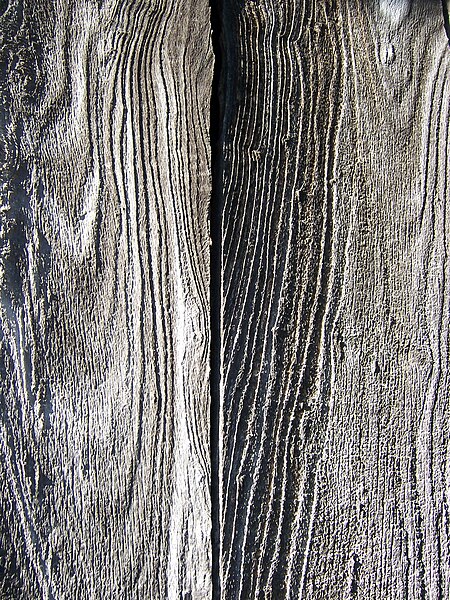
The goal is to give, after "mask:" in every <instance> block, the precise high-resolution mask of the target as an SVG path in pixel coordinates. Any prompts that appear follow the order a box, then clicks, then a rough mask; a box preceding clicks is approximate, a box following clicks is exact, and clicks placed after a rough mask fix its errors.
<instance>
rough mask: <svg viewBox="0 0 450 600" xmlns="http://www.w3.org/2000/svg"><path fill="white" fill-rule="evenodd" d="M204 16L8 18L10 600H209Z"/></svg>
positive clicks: (82, 2) (3, 252)
mask: <svg viewBox="0 0 450 600" xmlns="http://www.w3.org/2000/svg"><path fill="white" fill-rule="evenodd" d="M212 69H213V55H212V48H211V43H210V14H209V7H208V4H207V0H160V1H157V0H155V1H151V2H149V1H146V0H104V1H96V0H75V1H69V0H10V1H9V2H7V1H6V2H0V138H1V139H0V145H1V151H0V152H1V154H0V162H1V164H0V170H1V174H0V178H1V179H0V184H1V186H2V189H1V194H2V196H1V209H0V219H1V232H0V233H1V240H0V269H1V277H2V279H1V287H0V294H1V297H0V317H1V348H0V372H1V381H0V385H1V396H0V397H1V400H0V444H1V446H0V448H1V453H0V456H1V462H0V465H1V491H0V511H1V514H0V519H1V525H0V545H1V555H0V569H1V572H0V596H1V598H2V599H6V600H17V599H24V600H35V599H39V598H42V599H55V600H60V599H67V600H78V599H87V600H93V599H101V600H103V599H106V598H108V599H114V600H118V599H120V600H122V599H130V600H135V599H139V598H145V599H147V598H155V599H163V598H171V599H175V598H176V599H178V598H190V599H192V600H195V599H196V600H204V599H207V598H209V597H210V593H211V574H210V573H211V567H210V564H211V543H210V529H211V518H210V515H211V507H210V494H209V480H210V460H209V457H210V451H209V374H208V372H209V312H210V311H209V224H208V218H209V215H208V211H209V202H210V195H211V192H210V188H211V174H210V147H209V105H210V96H211V81H212Z"/></svg>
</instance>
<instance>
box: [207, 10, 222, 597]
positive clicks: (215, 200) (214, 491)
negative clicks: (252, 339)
mask: <svg viewBox="0 0 450 600" xmlns="http://www.w3.org/2000/svg"><path fill="white" fill-rule="evenodd" d="M210 8H211V38H212V46H213V51H214V77H213V81H212V90H211V109H210V110H211V122H210V142H211V158H212V190H211V192H212V193H211V204H210V236H211V255H210V257H211V258H210V268H211V273H210V306H211V376H210V377H211V412H210V420H211V422H210V431H211V434H210V447H211V523H212V527H211V550H212V573H211V575H212V598H213V600H220V598H221V582H220V544H221V539H220V481H219V470H220V465H219V460H220V444H221V440H220V373H221V362H220V348H221V335H222V333H221V298H222V293H221V290H222V286H221V280H222V262H221V252H222V235H221V231H222V211H223V192H222V189H223V183H222V152H221V150H222V124H223V104H224V92H223V88H224V80H225V75H224V71H225V64H223V33H222V13H223V9H222V2H221V1H219V0H212V1H211V2H210Z"/></svg>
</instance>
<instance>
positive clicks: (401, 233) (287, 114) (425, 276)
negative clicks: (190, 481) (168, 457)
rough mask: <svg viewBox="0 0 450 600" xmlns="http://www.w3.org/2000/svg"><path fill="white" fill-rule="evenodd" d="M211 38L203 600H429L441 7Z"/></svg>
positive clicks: (321, 1)
mask: <svg viewBox="0 0 450 600" xmlns="http://www.w3.org/2000/svg"><path fill="white" fill-rule="evenodd" d="M223 18H224V20H223V32H224V48H225V60H224V62H225V68H226V73H225V79H224V82H225V103H224V110H225V121H224V137H223V153H224V154H223V165H222V176H223V193H224V210H223V228H222V235H223V253H222V261H223V271H222V279H223V281H222V285H223V289H222V317H221V319H222V335H223V342H222V359H221V360H222V366H223V372H222V382H221V399H220V402H221V411H220V418H221V422H220V444H221V445H220V450H219V452H220V456H219V459H220V473H219V476H220V480H219V485H220V502H221V506H220V538H221V548H220V584H221V587H222V590H221V595H222V597H223V598H230V599H233V600H235V599H237V598H242V599H249V598H276V599H280V598H292V599H294V598H295V599H297V598H307V599H310V600H312V599H314V600H316V599H333V600H334V599H336V600H337V599H347V598H359V599H361V600H363V599H364V600H368V599H374V600H375V599H376V600H380V599H394V598H398V599H399V600H400V599H402V600H405V599H408V598H410V599H425V598H427V599H433V600H437V599H438V598H442V599H443V598H449V597H450V567H449V565H450V533H449V531H450V517H449V508H450V504H449V500H450V498H449V494H450V460H449V459H450V456H449V447H448V443H449V442H448V439H449V403H448V400H449V388H448V386H449V380H448V352H449V308H450V307H449V299H450V294H449V278H450V270H449V262H448V253H449V250H450V248H449V237H448V233H449V222H450V221H449V219H450V215H449V206H450V203H449V201H448V196H449V174H450V170H449V151H448V150H449V147H448V144H449V136H448V127H449V91H450V89H449V88H450V71H449V68H450V51H449V49H448V41H447V38H446V35H445V31H444V23H443V16H442V5H441V2H440V1H438V0H435V1H433V0H429V1H425V0H422V1H420V0H412V1H411V2H410V1H408V0H379V1H376V0H312V1H307V0H294V1H287V0H255V1H248V2H241V1H239V0H235V1H232V0H230V1H229V2H225V3H224V10H223Z"/></svg>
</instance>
